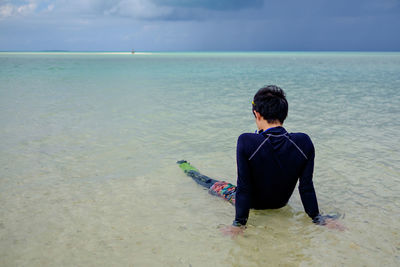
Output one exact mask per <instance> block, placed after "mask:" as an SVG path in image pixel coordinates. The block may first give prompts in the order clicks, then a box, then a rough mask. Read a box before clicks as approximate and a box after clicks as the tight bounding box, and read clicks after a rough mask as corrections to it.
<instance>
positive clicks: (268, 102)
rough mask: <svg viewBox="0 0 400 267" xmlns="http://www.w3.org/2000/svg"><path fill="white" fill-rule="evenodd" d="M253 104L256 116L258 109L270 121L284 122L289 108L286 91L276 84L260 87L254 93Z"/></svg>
mask: <svg viewBox="0 0 400 267" xmlns="http://www.w3.org/2000/svg"><path fill="white" fill-rule="evenodd" d="M252 105H253V114H254V116H256V113H255V111H256V112H257V113H259V115H261V116H262V118H263V119H264V120H266V121H267V122H268V123H280V124H283V122H284V120H285V119H286V117H287V114H288V109H289V105H288V102H287V100H286V96H285V92H284V91H283V90H282V89H281V88H280V87H278V86H276V85H268V86H266V87H263V88H261V89H259V90H258V92H257V93H256V94H255V95H254V99H253V102H252Z"/></svg>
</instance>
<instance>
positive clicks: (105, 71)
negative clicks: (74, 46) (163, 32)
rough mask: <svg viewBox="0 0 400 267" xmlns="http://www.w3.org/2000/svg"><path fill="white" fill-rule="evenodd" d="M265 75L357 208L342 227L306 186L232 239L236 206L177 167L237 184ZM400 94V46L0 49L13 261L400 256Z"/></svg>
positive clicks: (0, 222)
mask: <svg viewBox="0 0 400 267" xmlns="http://www.w3.org/2000/svg"><path fill="white" fill-rule="evenodd" d="M267 84H276V85H279V86H280V87H282V88H283V89H284V90H285V91H286V94H287V98H288V101H289V116H288V119H287V121H286V122H285V124H284V126H285V127H286V129H287V130H288V131H292V132H296V131H301V132H306V133H308V134H309V135H310V136H311V138H312V140H313V142H314V145H315V147H316V162H315V178H314V183H315V187H316V191H317V196H318V199H319V204H320V209H321V211H323V212H339V213H341V214H344V215H345V216H344V218H342V219H341V220H342V223H343V224H345V225H346V226H347V227H348V230H346V231H345V232H343V233H342V232H333V231H330V230H327V229H320V228H317V227H315V226H314V225H312V224H310V222H309V219H308V218H307V217H306V215H305V214H304V212H303V209H302V206H301V202H300V200H299V196H298V193H297V192H296V193H295V195H294V196H293V198H292V199H291V201H290V202H289V206H288V207H287V208H284V209H282V210H279V211H266V212H253V213H252V214H251V215H250V220H249V228H248V229H247V230H246V235H245V237H242V238H239V239H236V240H231V239H229V238H226V237H224V236H222V235H221V234H220V232H219V231H218V228H219V225H220V224H229V223H230V222H231V220H232V219H233V216H234V210H233V209H232V207H230V206H227V205H226V204H225V203H222V202H219V200H218V199H217V200H215V199H212V198H211V197H210V196H209V195H208V194H206V192H204V191H202V190H201V189H199V188H198V187H196V185H195V184H194V183H193V182H192V181H189V180H187V179H186V177H185V176H184V175H183V174H182V173H181V172H180V170H179V169H178V168H177V167H176V165H175V161H176V160H179V159H187V160H189V161H190V162H192V163H193V164H194V165H195V166H196V167H198V168H199V169H200V170H202V172H204V173H205V174H207V175H209V176H213V177H215V178H218V179H224V180H227V181H229V182H233V183H234V182H235V179H236V178H235V175H236V167H235V146H236V140H237V137H238V136H239V135H240V134H241V133H242V132H253V131H254V130H255V128H256V126H255V124H254V119H253V116H252V114H251V100H252V97H253V95H254V93H255V92H256V91H257V89H258V88H260V87H262V86H263V85H267ZM399 90H400V53H361V52H357V53H350V52H345V53H339V52H281V53H277V52H268V53H267V52H253V53H147V54H135V55H131V54H129V53H121V54H111V53H110V54H108V53H0V126H1V127H0V151H1V154H0V166H1V168H0V204H1V206H2V207H4V208H2V211H0V247H1V248H2V249H1V252H0V258H3V259H4V263H5V264H6V265H15V264H16V265H18V264H19V263H20V264H22V265H25V264H28V263H33V265H42V264H49V265H54V264H59V263H61V264H62V262H63V261H64V260H65V261H66V262H68V260H70V262H72V263H74V264H78V265H80V264H85V263H87V264H89V265H96V264H99V263H100V264H106V263H107V262H109V263H111V262H117V263H119V264H134V265H135V264H139V265H141V264H146V265H148V264H152V265H154V264H157V263H160V262H163V260H164V259H167V264H170V265H171V266H179V265H182V266H188V264H192V265H193V266H197V265H201V263H203V264H204V263H205V262H207V263H208V264H211V265H218V266H225V265H226V266H231V265H232V264H233V263H237V264H239V265H246V264H249V265H255V266H259V265H262V263H263V262H265V260H267V259H268V260H270V261H272V262H273V263H275V264H288V265H310V264H311V265H313V264H324V263H325V262H332V261H335V262H337V263H338V264H339V265H340V264H344V265H352V264H360V265H370V266H376V265H380V264H383V263H384V264H386V265H388V266H396V265H398V264H399V263H400V257H399V251H400V242H399V241H398V240H400V238H399V230H400V223H399V219H400V217H399V214H400V212H399V211H400V202H399V198H398V194H399V192H400V186H399V182H400V168H399V163H400V162H399V161H400V152H399V144H400V135H399V134H398V132H399V130H400V121H399V119H398V116H399V115H400V91H399ZM117 200H118V201H117ZM210 207H213V208H211V209H210ZM87 214H91V216H89V217H87V216H85V215H87ZM138 214H140V215H138ZM125 216H127V217H125ZM49 218H52V219H51V220H50V219H49ZM29 219H31V220H33V221H35V222H37V224H30V223H29V222H28V221H29ZM27 220H28V221H27ZM35 225H36V226H35ZM39 225H40V226H39ZM82 229H84V230H82ZM116 229H117V230H116ZM133 229H137V231H135V230H133ZM77 231H81V232H82V233H81V234H80V235H77V234H76V232H77ZM116 231H117V232H118V234H117V233H116ZM121 238H122V239H121ZM88 240H90V241H88ZM116 240H119V241H116ZM194 240H198V242H197V243H196V245H195V246H194V247H193V242H194ZM304 240H307V242H306V243H305V244H303V245H301V242H304ZM88 242H89V243H88ZM121 242H124V243H121ZM33 244H36V245H35V248H34V247H32V246H33ZM88 244H89V245H88ZM271 244H276V245H275V246H272V247H271V246H270V245H271ZM87 246H89V247H90V248H88V247H87ZM171 247H173V248H174V249H173V253H171ZM43 249H47V250H49V255H48V256H44V255H42V254H41V252H40V251H41V250H43ZM89 251H90V252H89ZM92 251H94V252H97V253H98V254H101V255H103V257H104V258H101V257H100V258H99V257H95V256H93V254H91V252H92ZM132 251H134V252H132ZM51 255H53V256H54V257H56V258H58V259H59V261H57V260H55V259H54V257H52V256H51ZM288 255H290V256H288ZM76 256H78V257H79V258H80V259H84V261H79V259H77V258H76ZM218 257H220V258H219V260H216V259H217V258H218ZM205 259H206V260H205Z"/></svg>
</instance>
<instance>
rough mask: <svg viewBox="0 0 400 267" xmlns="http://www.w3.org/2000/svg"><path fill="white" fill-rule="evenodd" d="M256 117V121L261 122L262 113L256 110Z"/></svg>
mask: <svg viewBox="0 0 400 267" xmlns="http://www.w3.org/2000/svg"><path fill="white" fill-rule="evenodd" d="M254 115H255V116H256V120H260V119H261V114H260V112H257V111H255V110H254Z"/></svg>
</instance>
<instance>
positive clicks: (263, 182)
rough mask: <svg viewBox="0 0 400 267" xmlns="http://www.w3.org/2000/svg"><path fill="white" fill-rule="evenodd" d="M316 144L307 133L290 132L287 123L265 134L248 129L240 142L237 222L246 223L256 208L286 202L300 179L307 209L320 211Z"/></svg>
mask: <svg viewBox="0 0 400 267" xmlns="http://www.w3.org/2000/svg"><path fill="white" fill-rule="evenodd" d="M314 155H315V152H314V146H313V143H312V142H311V139H310V137H309V136H308V135H306V134H304V133H290V134H289V133H288V132H287V131H286V130H285V129H284V128H283V127H275V128H270V129H268V130H267V131H265V132H263V133H261V134H251V133H244V134H242V135H240V136H239V139H238V143H237V155H236V156H237V171H238V179H237V192H236V203H235V208H236V216H235V222H238V223H240V224H242V225H245V224H246V222H247V218H248V216H249V210H250V209H251V208H252V209H277V208H281V207H283V206H285V205H286V204H287V202H288V201H289V198H290V196H291V195H292V193H293V191H294V188H295V187H296V183H297V180H300V183H299V192H300V196H301V201H302V203H303V206H304V210H305V212H306V213H307V214H308V216H310V217H311V218H312V219H315V218H316V217H317V216H318V215H319V210H318V203H317V197H316V195H315V191H314V185H313V182H312V177H313V170H314Z"/></svg>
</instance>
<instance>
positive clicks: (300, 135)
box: [290, 132, 312, 144]
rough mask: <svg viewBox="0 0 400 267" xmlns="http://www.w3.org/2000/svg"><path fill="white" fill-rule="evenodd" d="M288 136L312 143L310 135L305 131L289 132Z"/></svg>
mask: <svg viewBox="0 0 400 267" xmlns="http://www.w3.org/2000/svg"><path fill="white" fill-rule="evenodd" d="M290 137H291V138H292V139H293V140H295V141H299V142H302V143H310V144H312V141H311V138H310V136H309V135H308V134H306V133H301V132H298V133H290Z"/></svg>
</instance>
